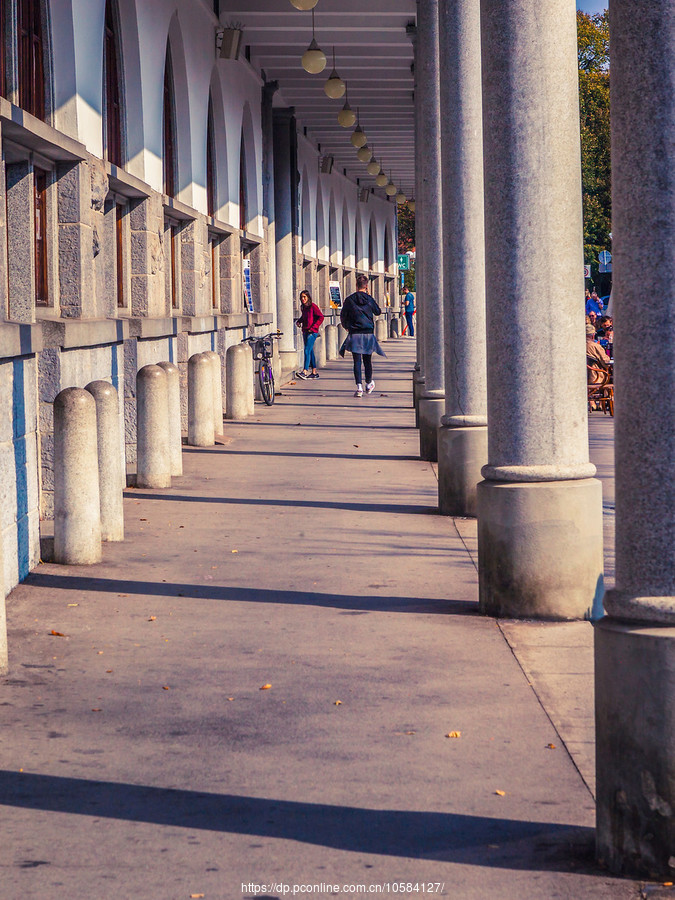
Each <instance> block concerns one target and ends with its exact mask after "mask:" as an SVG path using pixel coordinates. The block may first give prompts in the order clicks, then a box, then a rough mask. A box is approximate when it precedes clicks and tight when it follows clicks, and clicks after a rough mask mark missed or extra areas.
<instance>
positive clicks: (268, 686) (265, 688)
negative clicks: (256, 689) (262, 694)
mask: <svg viewBox="0 0 675 900" xmlns="http://www.w3.org/2000/svg"><path fill="white" fill-rule="evenodd" d="M271 687H272V685H271V684H263V686H262V687H261V688H260V690H261V691H269V689H270V688H271Z"/></svg>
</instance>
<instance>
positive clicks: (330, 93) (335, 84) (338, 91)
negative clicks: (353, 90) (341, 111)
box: [323, 47, 347, 100]
mask: <svg viewBox="0 0 675 900" xmlns="http://www.w3.org/2000/svg"><path fill="white" fill-rule="evenodd" d="M323 89H324V91H325V94H326V96H327V97H330V98H331V100H339V99H340V97H344V95H345V91H346V89H347V86H346V85H345V83H344V81H343V80H342V79H341V78H340V76H339V75H338V73H337V69H336V68H335V47H333V71H332V72H331V73H330V78H329V79H328V81H327V82H326V83H325V84H324V86H323Z"/></svg>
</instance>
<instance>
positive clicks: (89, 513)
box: [54, 387, 101, 566]
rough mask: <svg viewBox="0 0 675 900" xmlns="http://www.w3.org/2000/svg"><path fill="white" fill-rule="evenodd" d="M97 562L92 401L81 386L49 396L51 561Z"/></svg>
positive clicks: (98, 541) (98, 542)
mask: <svg viewBox="0 0 675 900" xmlns="http://www.w3.org/2000/svg"><path fill="white" fill-rule="evenodd" d="M100 561H101V502H100V499H99V487H98V441H97V437H96V401H95V400H94V398H93V397H92V395H91V394H90V393H88V391H85V390H82V388H74V387H71V388H66V389H65V390H63V391H61V393H60V394H57V396H56V399H55V400H54V562H57V563H63V564H64V565H74V566H88V565H92V564H93V563H97V562H100Z"/></svg>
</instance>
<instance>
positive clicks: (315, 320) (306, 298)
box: [295, 291, 324, 378]
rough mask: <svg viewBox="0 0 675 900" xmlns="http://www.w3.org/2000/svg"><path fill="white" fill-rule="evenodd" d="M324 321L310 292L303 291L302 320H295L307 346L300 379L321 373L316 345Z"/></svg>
mask: <svg viewBox="0 0 675 900" xmlns="http://www.w3.org/2000/svg"><path fill="white" fill-rule="evenodd" d="M323 319H324V315H323V313H322V312H321V310H320V309H319V307H318V306H317V305H316V303H314V302H313V301H312V295H311V294H310V292H309V291H302V292H301V294H300V318H299V319H296V320H295V324H296V325H298V326H299V327H300V328H302V340H303V342H304V345H305V361H304V367H303V369H302V371H301V372H297V373H296V374H297V376H298V378H318V377H319V373H318V372H317V371H316V357H315V356H314V343H315V341H316V338H317V335H318V334H319V328H321V323H322V322H323ZM310 369H311V371H310Z"/></svg>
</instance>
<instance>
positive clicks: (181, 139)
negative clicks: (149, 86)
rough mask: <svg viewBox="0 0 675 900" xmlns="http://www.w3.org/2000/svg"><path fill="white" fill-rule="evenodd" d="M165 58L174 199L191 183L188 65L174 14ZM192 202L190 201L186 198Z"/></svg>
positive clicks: (179, 27)
mask: <svg viewBox="0 0 675 900" xmlns="http://www.w3.org/2000/svg"><path fill="white" fill-rule="evenodd" d="M167 57H169V58H170V59H171V76H172V86H173V105H174V109H173V111H174V117H175V122H176V125H178V123H180V127H176V129H175V135H174V141H175V160H176V173H175V174H176V197H179V195H180V192H181V191H182V190H183V189H184V188H186V187H187V186H188V185H190V184H191V183H192V139H191V136H190V92H189V88H188V77H187V65H186V61H185V44H184V42H183V32H182V29H181V26H180V21H179V19H178V14H177V13H174V15H173V16H172V17H171V21H170V23H169V34H168V38H167ZM185 199H186V201H187V202H191V199H192V198H185Z"/></svg>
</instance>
